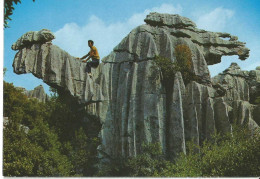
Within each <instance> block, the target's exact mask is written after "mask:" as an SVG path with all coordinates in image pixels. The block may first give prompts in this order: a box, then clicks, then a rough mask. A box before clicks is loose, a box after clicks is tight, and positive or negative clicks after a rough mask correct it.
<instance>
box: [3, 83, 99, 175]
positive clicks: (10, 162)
mask: <svg viewBox="0 0 260 179" xmlns="http://www.w3.org/2000/svg"><path fill="white" fill-rule="evenodd" d="M4 116H6V117H8V120H9V123H8V125H6V126H5V129H4V175H5V176H92V175H94V173H95V172H96V170H97V168H96V163H97V162H98V160H97V150H96V149H97V146H98V145H99V144H100V141H99V139H98V138H97V136H98V133H99V131H100V123H99V120H98V119H97V118H95V117H93V116H90V115H88V114H87V113H86V112H85V109H84V106H81V105H78V104H77V103H76V101H75V100H72V99H71V98H68V96H66V94H60V95H59V94H58V91H56V90H54V89H52V95H51V98H50V99H49V100H48V101H47V102H46V103H41V102H38V101H37V100H36V99H29V98H27V97H26V96H25V95H24V94H23V90H22V89H19V88H15V87H14V86H13V85H12V84H9V83H6V82H4ZM24 126H26V127H28V128H29V131H27V132H26V131H25V130H22V129H23V127H24Z"/></svg>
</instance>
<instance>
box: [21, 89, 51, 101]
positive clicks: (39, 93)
mask: <svg viewBox="0 0 260 179" xmlns="http://www.w3.org/2000/svg"><path fill="white" fill-rule="evenodd" d="M25 94H26V95H27V96H28V97H29V98H36V99H38V100H39V101H40V102H43V103H45V102H46V100H48V98H49V96H48V95H47V94H46V93H45V91H44V88H43V86H42V85H39V86H37V87H35V88H34V89H33V90H30V91H26V92H25Z"/></svg>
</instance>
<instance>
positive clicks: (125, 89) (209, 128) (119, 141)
mask: <svg viewBox="0 0 260 179" xmlns="http://www.w3.org/2000/svg"><path fill="white" fill-rule="evenodd" d="M145 22H146V24H145V25H141V26H138V27H137V28H135V29H133V30H132V31H131V32H130V33H129V34H128V35H127V36H126V37H125V38H124V39H123V40H122V41H121V42H120V43H119V44H118V45H117V46H116V47H115V48H114V49H113V51H112V52H111V53H110V54H109V55H108V56H106V57H104V58H103V59H102V62H103V63H101V64H100V65H99V66H98V67H97V68H96V69H93V73H92V74H93V77H92V78H90V77H89V76H88V75H87V74H85V72H84V69H85V67H86V64H85V63H82V62H80V61H79V60H76V59H75V57H73V56H71V55H69V54H68V53H67V52H65V51H63V50H61V49H60V48H59V47H57V46H55V45H52V44H50V43H46V42H44V41H32V43H30V44H28V45H26V46H22V47H23V48H18V49H19V51H18V52H17V54H16V56H15V59H14V63H13V68H14V72H15V73H17V74H23V73H32V74H33V75H34V76H36V77H37V78H41V79H43V81H44V82H45V83H47V84H48V85H50V86H52V87H54V88H57V89H59V90H63V91H66V92H67V93H68V94H70V95H71V96H73V97H75V98H77V99H78V101H79V103H84V104H86V106H87V107H86V109H87V110H88V112H89V113H91V114H93V115H96V116H98V117H99V119H100V121H101V123H102V129H101V131H100V137H101V140H102V145H101V146H100V147H99V150H101V151H102V152H103V153H106V154H108V155H110V156H111V157H116V156H119V155H122V156H134V155H136V154H139V153H141V152H142V149H141V145H142V143H149V142H159V143H160V144H161V146H162V148H163V151H164V152H165V153H166V154H167V155H168V156H169V157H170V158H174V157H175V156H176V154H177V153H179V152H185V151H186V148H185V146H186V142H187V141H189V140H194V142H196V143H197V144H201V143H202V142H203V140H205V139H206V138H210V136H211V135H212V134H213V133H214V132H215V131H218V132H227V131H228V132H230V131H232V125H231V124H232V123H234V122H235V121H239V122H240V123H243V124H246V125H249V127H250V128H259V127H258V125H259V122H258V123H257V122H256V121H259V115H257V114H258V113H259V112H256V111H257V110H255V108H256V106H254V105H252V104H250V93H251V91H252V94H253V93H254V92H255V93H254V94H256V93H257V92H259V85H258V84H259V76H258V75H259V73H258V71H255V72H252V75H253V73H254V75H255V76H254V78H255V79H256V81H258V82H256V83H255V84H253V82H252V84H249V83H251V82H249V81H247V80H246V78H243V79H242V78H241V77H239V75H229V73H230V74H232V73H233V72H234V73H235V74H238V73H239V74H240V73H243V72H242V71H239V69H235V71H234V70H233V66H234V65H232V66H231V68H232V70H233V71H232V70H231V71H232V72H231V71H230V70H229V72H227V73H225V72H224V73H223V74H222V75H220V76H217V77H215V78H214V79H213V82H211V77H210V73H209V70H208V65H213V64H216V63H219V62H220V61H221V57H222V56H223V55H238V56H239V58H240V59H241V60H245V59H246V58H247V57H248V56H249V49H248V48H246V47H245V43H243V42H239V41H238V38H237V37H236V36H232V35H230V34H228V33H214V32H208V31H205V30H201V29H197V28H196V25H195V24H194V23H193V22H192V21H191V20H189V19H188V18H185V17H181V16H179V15H169V14H158V13H151V14H149V15H148V16H147V17H146V19H145ZM223 38H229V39H228V40H225V39H223ZM21 41H23V40H18V42H17V43H15V44H14V45H13V46H14V47H16V46H19V45H18V44H19V43H22V42H21ZM22 44H23V43H22ZM179 44H184V45H186V46H188V47H189V48H190V50H191V52H192V70H193V73H194V74H195V75H196V76H197V77H198V78H199V79H200V80H199V82H198V81H197V82H196V81H192V82H190V83H189V84H187V85H186V86H185V85H184V83H183V79H182V75H181V73H180V72H178V73H176V74H175V78H174V79H173V81H172V82H171V83H172V84H173V85H172V90H171V93H170V92H169V90H168V91H167V90H166V89H165V86H164V85H163V84H162V80H161V75H160V73H159V72H155V71H154V70H153V69H152V66H153V63H152V62H153V60H154V59H155V56H156V55H158V56H163V57H167V58H169V59H171V60H172V61H174V60H175V55H174V47H175V46H176V45H179ZM14 49H16V48H14ZM250 73H251V72H250ZM252 75H251V76H252ZM249 76H250V75H249ZM227 79H228V80H229V81H230V82H228V84H226V83H225V82H224V81H225V80H227ZM229 85H233V86H229ZM229 87H233V90H230V91H227V90H226V88H229ZM251 88H252V89H251ZM236 90H237V91H238V92H237V91H236Z"/></svg>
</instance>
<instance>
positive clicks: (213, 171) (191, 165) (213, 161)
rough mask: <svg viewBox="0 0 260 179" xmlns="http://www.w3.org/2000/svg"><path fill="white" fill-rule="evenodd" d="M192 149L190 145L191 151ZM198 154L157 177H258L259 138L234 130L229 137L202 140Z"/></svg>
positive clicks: (191, 154) (259, 136)
mask: <svg viewBox="0 0 260 179" xmlns="http://www.w3.org/2000/svg"><path fill="white" fill-rule="evenodd" d="M195 147H198V146H194V145H192V144H191V143H190V144H189V148H190V151H193V150H192V149H194V148H195ZM199 148H200V153H194V152H190V153H188V154H187V155H183V154H182V155H181V156H180V157H179V158H178V159H177V161H176V163H175V164H172V165H169V166H168V168H166V169H165V170H164V172H162V173H160V174H159V175H160V176H171V177H198V176H206V177H211V176H214V177H252V176H255V177H256V176H259V175H260V160H259V159H260V135H259V133H258V134H255V135H253V136H252V134H251V132H250V131H249V130H248V129H244V128H241V127H235V129H234V132H233V133H232V134H230V133H227V134H225V135H216V136H214V137H213V140H212V141H205V142H204V143H203V146H202V147H199Z"/></svg>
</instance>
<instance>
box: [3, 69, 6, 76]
mask: <svg viewBox="0 0 260 179" xmlns="http://www.w3.org/2000/svg"><path fill="white" fill-rule="evenodd" d="M3 71H4V76H5V73H6V71H7V68H4V70H3Z"/></svg>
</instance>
